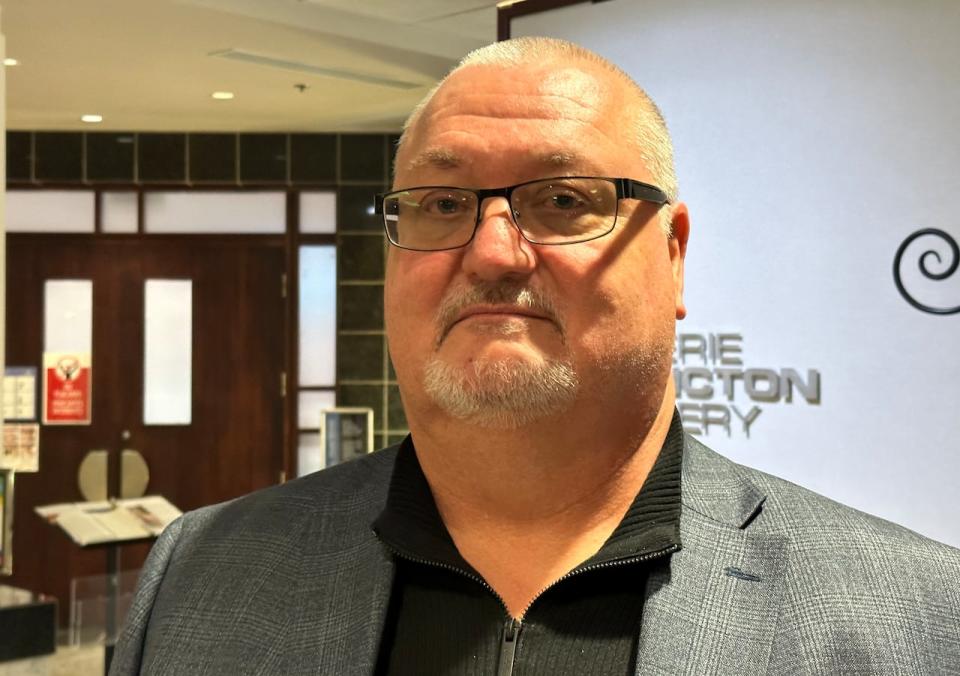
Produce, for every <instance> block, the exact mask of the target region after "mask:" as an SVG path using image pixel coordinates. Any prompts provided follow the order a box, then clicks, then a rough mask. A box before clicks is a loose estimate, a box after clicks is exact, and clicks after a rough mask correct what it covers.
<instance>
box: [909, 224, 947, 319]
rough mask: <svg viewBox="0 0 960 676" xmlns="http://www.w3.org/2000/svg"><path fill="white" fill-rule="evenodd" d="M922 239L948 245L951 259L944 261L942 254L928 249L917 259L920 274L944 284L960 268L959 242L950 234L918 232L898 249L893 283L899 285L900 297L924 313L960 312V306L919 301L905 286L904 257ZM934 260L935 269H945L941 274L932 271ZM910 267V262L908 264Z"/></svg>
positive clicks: (930, 230)
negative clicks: (935, 304) (936, 240)
mask: <svg viewBox="0 0 960 676" xmlns="http://www.w3.org/2000/svg"><path fill="white" fill-rule="evenodd" d="M920 237H937V238H938V239H940V240H942V241H943V242H944V243H946V245H947V247H949V249H950V259H949V260H948V261H946V263H945V262H944V261H943V259H942V257H941V256H940V252H939V251H936V250H935V249H929V248H928V249H927V250H926V251H924V252H923V253H922V254H921V255H920V257H919V258H917V262H916V264H917V267H918V268H919V270H920V273H921V274H922V275H923V276H924V277H926V278H927V279H931V280H933V281H937V282H942V281H943V280H945V279H949V278H950V277H951V276H952V275H953V274H954V273H955V272H956V271H957V268H958V267H960V246H957V241H956V240H955V239H954V238H953V237H951V236H950V234H949V233H946V232H944V231H943V230H939V229H937V228H924V229H923V230H917V231H916V232H915V233H913V234H912V235H910V236H909V237H907V238H906V239H905V240H903V243H902V244H901V245H900V246H899V248H898V249H897V255H896V256H894V259H893V281H894V282H895V283H896V285H897V291H899V292H900V295H901V296H903V298H904V300H906V301H907V302H908V303H910V305H912V306H913V307H915V308H917V309H918V310H922V311H923V312H929V313H930V314H935V315H952V314H956V313H958V312H960V305H955V306H954V307H936V306H934V305H928V304H927V303H925V302H923V301H921V300H919V299H917V298H916V297H915V296H914V295H912V294H911V293H910V292H909V291H908V290H907V289H906V287H905V286H904V284H903V277H902V271H903V267H902V266H903V265H904V263H903V255H904V253H905V252H906V250H907V247H909V246H910V245H911V244H912V243H913V242H914V240H916V239H919V238H920ZM931 258H933V259H935V260H936V263H935V264H933V267H934V268H935V269H936V268H941V267H943V266H946V267H943V269H942V270H941V271H940V272H935V271H934V270H932V269H931V263H930V262H929V261H930V259H931ZM907 265H909V262H908V263H907Z"/></svg>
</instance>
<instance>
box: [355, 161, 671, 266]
mask: <svg viewBox="0 0 960 676" xmlns="http://www.w3.org/2000/svg"><path fill="white" fill-rule="evenodd" d="M570 179H591V180H597V181H608V182H610V183H613V185H614V187H615V188H616V191H617V204H616V209H617V210H616V212H615V213H614V215H613V223H612V224H611V225H610V229H609V230H607V231H606V232H604V233H601V234H599V235H594V236H593V237H588V238H587V239H578V240H574V241H571V242H536V241H534V240H531V239H530V238H529V237H527V235H526V233H524V232H523V227H522V226H521V225H520V224H519V223H518V222H517V218H516V217H517V212H516V210H515V209H514V208H513V201H512V198H513V193H514V191H515V190H517V188H522V187H524V186H527V185H531V184H533V183H543V182H545V181H565V180H570ZM444 189H446V190H459V191H462V192H469V193H473V194H474V195H476V196H477V215H476V218H475V219H474V224H473V232H471V233H470V237H469V239H467V241H466V242H464V243H463V244H458V245H457V246H448V247H444V248H442V249H416V248H413V247H409V246H403V245H402V244H397V243H396V242H394V241H393V238H392V237H391V236H390V228H389V227H388V226H387V220H386V213H385V211H384V209H383V203H384V201H385V200H386V199H387V198H388V197H390V196H391V195H396V194H398V193H404V192H409V191H411V190H444ZM490 197H505V198H506V200H507V204H508V205H510V214H511V216H512V217H513V221H514V224H515V225H516V226H517V230H518V231H519V232H520V236H521V237H523V238H524V239H525V240H527V241H528V242H530V243H531V244H536V245H537V246H566V245H569V244H581V243H583V242H590V241H592V240H595V239H600V238H601V237H606V236H607V235H609V234H610V233H611V232H613V229H614V228H615V227H617V219H618V218H619V217H620V200H622V199H635V200H642V201H644V202H650V203H651V204H658V205H660V206H663V205H664V204H670V198H669V197H668V196H667V194H666V193H665V192H663V190H661V189H660V188H658V187H657V186H655V185H653V184H651V183H644V182H643V181H637V180H634V179H632V178H612V177H609V176H551V177H549V178H538V179H535V180H533V181H524V182H523V183H517V184H516V185H508V186H505V187H503V188H479V189H474V188H458V187H456V186H451V185H418V186H414V187H412V188H403V189H401V190H391V191H390V192H384V193H377V195H376V202H375V203H374V207H373V208H374V213H375V214H377V215H379V216H382V217H383V219H382V222H383V230H384V232H385V233H386V234H387V240H388V241H389V242H390V244H391V245H392V246H395V247H397V248H399V249H406V250H407V251H423V252H430V251H451V250H453V249H462V248H463V247H465V246H467V245H468V244H470V242H472V241H473V238H474V237H476V235H477V228H478V227H479V226H480V215H481V213H482V208H483V202H484V201H485V200H486V199H488V198H490Z"/></svg>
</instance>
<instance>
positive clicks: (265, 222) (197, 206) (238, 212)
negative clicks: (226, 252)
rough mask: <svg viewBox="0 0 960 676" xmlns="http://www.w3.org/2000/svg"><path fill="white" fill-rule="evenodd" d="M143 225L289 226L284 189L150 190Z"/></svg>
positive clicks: (219, 229) (164, 228)
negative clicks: (220, 190) (251, 190)
mask: <svg viewBox="0 0 960 676" xmlns="http://www.w3.org/2000/svg"><path fill="white" fill-rule="evenodd" d="M143 211H144V216H143V219H144V229H145V230H146V231H147V232H149V233H154V234H157V233H188V234H189V233H194V234H198V233H234V234H280V233H283V232H284V229H285V228H286V195H285V194H284V193H283V192H245V191H224V192H205V191H204V192H188V191H170V192H148V193H146V194H145V195H144V205H143Z"/></svg>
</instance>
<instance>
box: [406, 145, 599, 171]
mask: <svg viewBox="0 0 960 676" xmlns="http://www.w3.org/2000/svg"><path fill="white" fill-rule="evenodd" d="M537 160H538V163H539V164H541V165H544V166H548V167H553V168H557V169H565V168H567V167H569V166H572V165H576V164H578V163H581V162H582V161H583V157H582V156H581V155H580V154H578V153H576V152H573V151H568V150H564V151H553V152H546V153H543V154H541V155H540V156H539V157H538V158H537ZM464 164H465V162H464V160H463V158H462V157H461V156H460V155H458V154H457V153H456V152H455V151H453V150H451V149H450V148H443V147H433V148H427V149H426V150H424V151H423V152H421V153H420V154H419V155H417V156H416V157H414V158H413V159H412V160H411V161H410V163H409V164H408V165H407V168H408V169H420V168H422V167H426V166H430V167H433V168H435V169H447V170H449V169H458V168H460V167H461V166H463V165H464Z"/></svg>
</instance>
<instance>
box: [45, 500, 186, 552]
mask: <svg viewBox="0 0 960 676" xmlns="http://www.w3.org/2000/svg"><path fill="white" fill-rule="evenodd" d="M34 511H36V513H37V514H39V515H40V516H41V517H43V518H44V519H46V520H47V522H49V523H50V524H51V525H55V526H59V527H60V528H62V529H63V531H64V532H65V533H66V534H67V535H69V536H70V539H72V540H73V541H74V542H75V543H77V544H78V545H80V546H81V547H84V546H86V545H93V544H101V543H105V542H125V541H129V540H144V539H148V538H153V537H156V536H158V535H160V533H162V532H163V529H164V528H166V527H167V526H168V525H169V524H170V523H171V522H173V521H174V520H175V519H176V518H177V517H178V516H180V515H181V514H182V512H181V511H180V510H179V509H177V508H176V507H174V506H173V505H172V504H170V503H169V502H168V501H167V499H166V498H164V497H162V496H159V495H148V496H146V497H143V498H131V499H127V500H105V501H101V502H67V503H61V504H55V505H44V506H42V507H36V508H35V510H34Z"/></svg>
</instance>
